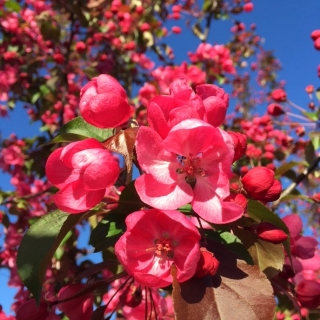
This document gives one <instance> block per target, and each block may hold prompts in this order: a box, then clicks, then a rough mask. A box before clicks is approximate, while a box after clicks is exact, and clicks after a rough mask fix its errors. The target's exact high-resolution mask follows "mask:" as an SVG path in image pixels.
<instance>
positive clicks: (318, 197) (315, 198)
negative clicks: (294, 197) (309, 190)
mask: <svg viewBox="0 0 320 320" xmlns="http://www.w3.org/2000/svg"><path fill="white" fill-rule="evenodd" d="M310 199H312V200H313V201H314V202H316V203H320V193H315V194H314V195H312V196H311V197H310Z"/></svg>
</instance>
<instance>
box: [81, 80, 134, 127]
mask: <svg viewBox="0 0 320 320" xmlns="http://www.w3.org/2000/svg"><path fill="white" fill-rule="evenodd" d="M80 112H81V115H82V117H83V119H84V120H85V121H87V122H88V123H90V124H92V125H94V126H96V127H99V128H113V127H116V126H119V125H120V124H122V123H124V122H126V121H127V120H128V119H129V117H130V115H131V107H130V105H129V103H128V99H127V94H126V92H125V90H124V89H123V88H122V86H121V84H120V83H119V82H118V81H117V80H116V79H115V78H113V77H111V76H109V75H107V74H102V75H100V76H99V77H96V78H93V79H92V80H91V81H90V82H88V83H87V84H86V85H85V86H84V87H83V88H82V89H81V92H80Z"/></svg>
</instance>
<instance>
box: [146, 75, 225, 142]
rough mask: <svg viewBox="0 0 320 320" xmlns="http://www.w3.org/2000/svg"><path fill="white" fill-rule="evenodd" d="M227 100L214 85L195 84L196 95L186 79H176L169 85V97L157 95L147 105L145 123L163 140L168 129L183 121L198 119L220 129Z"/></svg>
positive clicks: (221, 90) (222, 92) (222, 91)
mask: <svg viewBox="0 0 320 320" xmlns="http://www.w3.org/2000/svg"><path fill="white" fill-rule="evenodd" d="M228 105H229V97H228V95H227V94H226V93H225V92H224V90H223V89H221V88H219V87H217V86H215V85H208V84H203V85H198V86H196V93H195V92H194V91H193V90H192V88H191V87H190V85H189V84H188V81H187V79H185V78H178V79H176V80H175V81H173V82H172V83H171V85H170V95H169V96H156V97H154V98H153V99H152V100H151V101H150V103H149V105H148V108H147V110H148V123H149V125H150V126H151V127H152V128H153V129H154V130H156V131H157V132H158V133H159V134H160V135H161V137H162V138H165V137H166V135H167V134H168V132H169V130H170V128H172V127H173V126H174V125H176V124H178V123H179V122H181V121H183V120H186V119H191V118H193V119H200V120H203V121H206V122H208V123H210V124H211V125H212V126H215V127H217V126H220V125H221V124H222V123H223V121H224V119H225V116H226V112H227V108H228Z"/></svg>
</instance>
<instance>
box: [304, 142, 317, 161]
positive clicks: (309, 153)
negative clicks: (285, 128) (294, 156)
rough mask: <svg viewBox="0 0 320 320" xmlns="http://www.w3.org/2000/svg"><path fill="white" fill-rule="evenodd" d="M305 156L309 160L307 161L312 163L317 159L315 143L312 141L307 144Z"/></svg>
mask: <svg viewBox="0 0 320 320" xmlns="http://www.w3.org/2000/svg"><path fill="white" fill-rule="evenodd" d="M305 158H306V160H307V162H308V163H309V164H310V165H312V164H313V162H314V161H315V159H316V155H315V148H314V146H313V143H312V142H311V141H310V142H309V143H308V145H307V146H306V149H305Z"/></svg>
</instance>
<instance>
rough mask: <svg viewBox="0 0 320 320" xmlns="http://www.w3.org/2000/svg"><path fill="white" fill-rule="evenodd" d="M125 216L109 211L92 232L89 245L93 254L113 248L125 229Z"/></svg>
mask: <svg viewBox="0 0 320 320" xmlns="http://www.w3.org/2000/svg"><path fill="white" fill-rule="evenodd" d="M125 217H126V216H125V215H123V214H120V213H119V212H117V211H116V209H115V210H112V211H110V212H109V213H108V214H107V215H106V216H105V217H104V218H103V219H102V220H101V221H100V222H99V223H98V225H97V226H96V227H95V228H94V229H93V230H92V233H91V236H90V241H89V243H90V245H92V246H93V247H94V248H95V249H94V252H99V251H102V250H104V249H106V248H109V247H110V246H113V245H114V244H115V243H116V242H117V241H118V239H119V238H120V236H121V234H122V233H123V231H124V229H125V223H124V219H125Z"/></svg>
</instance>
